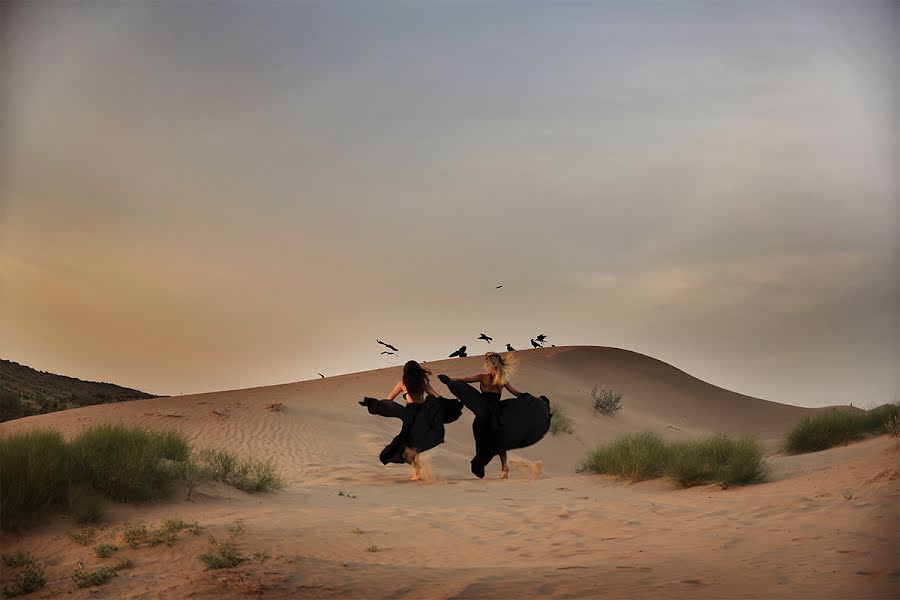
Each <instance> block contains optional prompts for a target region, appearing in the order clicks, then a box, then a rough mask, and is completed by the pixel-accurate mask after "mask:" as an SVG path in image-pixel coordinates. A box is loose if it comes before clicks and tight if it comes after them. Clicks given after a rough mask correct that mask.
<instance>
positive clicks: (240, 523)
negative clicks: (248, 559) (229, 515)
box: [228, 519, 246, 537]
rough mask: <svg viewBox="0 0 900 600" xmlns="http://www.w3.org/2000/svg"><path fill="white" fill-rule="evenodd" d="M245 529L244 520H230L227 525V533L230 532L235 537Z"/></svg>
mask: <svg viewBox="0 0 900 600" xmlns="http://www.w3.org/2000/svg"><path fill="white" fill-rule="evenodd" d="M245 529H246V526H245V525H244V520H243V519H235V520H234V521H232V522H231V525H229V526H228V533H230V534H231V536H232V537H235V536H238V535H241V534H242V533H244V530H245Z"/></svg>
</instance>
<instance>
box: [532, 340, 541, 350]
mask: <svg viewBox="0 0 900 600" xmlns="http://www.w3.org/2000/svg"><path fill="white" fill-rule="evenodd" d="M531 345H532V346H534V347H535V348H540V347H541V345H540V344H538V343H537V342H536V341H534V338H532V340H531Z"/></svg>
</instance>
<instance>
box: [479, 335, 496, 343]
mask: <svg viewBox="0 0 900 600" xmlns="http://www.w3.org/2000/svg"><path fill="white" fill-rule="evenodd" d="M478 339H479V340H484V341H486V342H487V343H488V344H490V343H491V342H492V341H494V338H492V337H491V336H489V335H488V334H486V333H482V334H481V335H479V336H478Z"/></svg>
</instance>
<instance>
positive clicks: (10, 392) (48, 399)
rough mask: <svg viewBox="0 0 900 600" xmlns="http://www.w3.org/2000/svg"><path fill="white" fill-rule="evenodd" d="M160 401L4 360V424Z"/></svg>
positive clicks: (0, 368)
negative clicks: (125, 402)
mask: <svg viewBox="0 0 900 600" xmlns="http://www.w3.org/2000/svg"><path fill="white" fill-rule="evenodd" d="M156 397H157V396H154V395H153V394H147V393H145V392H141V391H139V390H133V389H130V388H125V387H121V386H118V385H113V384H111V383H100V382H96V381H82V380H81V379H76V378H74V377H66V376H65V375H55V374H53V373H47V372H44V371H36V370H34V369H32V368H30V367H26V366H25V365H20V364H19V363H17V362H13V361H9V360H3V359H0V421H10V420H12V419H18V418H19V417H28V416H31V415H39V414H44V413H50V412H56V411H59V410H66V409H69V408H78V407H80V406H90V405H92V404H106V403H110V402H121V401H123V400H138V399H143V398H156Z"/></svg>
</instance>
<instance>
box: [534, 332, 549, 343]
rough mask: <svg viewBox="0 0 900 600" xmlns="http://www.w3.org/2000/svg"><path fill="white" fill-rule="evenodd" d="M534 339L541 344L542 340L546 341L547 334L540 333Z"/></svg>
mask: <svg viewBox="0 0 900 600" xmlns="http://www.w3.org/2000/svg"><path fill="white" fill-rule="evenodd" d="M534 339H536V340H537V341H539V342H540V343H542V344H543V343H544V342H546V341H547V336H546V335H544V334H543V333H542V334H541V335H539V336H537V337H536V338H534Z"/></svg>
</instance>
